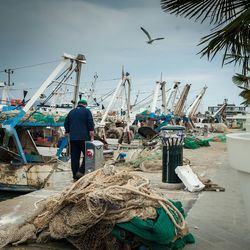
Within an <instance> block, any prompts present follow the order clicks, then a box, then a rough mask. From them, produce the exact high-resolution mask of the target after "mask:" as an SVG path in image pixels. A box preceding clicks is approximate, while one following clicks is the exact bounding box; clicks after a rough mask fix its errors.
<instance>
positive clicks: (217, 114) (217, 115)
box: [212, 99, 228, 122]
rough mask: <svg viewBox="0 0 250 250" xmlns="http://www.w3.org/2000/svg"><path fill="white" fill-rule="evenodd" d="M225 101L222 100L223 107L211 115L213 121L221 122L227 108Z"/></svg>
mask: <svg viewBox="0 0 250 250" xmlns="http://www.w3.org/2000/svg"><path fill="white" fill-rule="evenodd" d="M227 102H228V100H227V99H224V103H223V105H222V106H221V107H220V108H219V109H218V110H217V111H216V112H215V113H214V114H213V115H212V118H213V119H217V120H218V122H222V115H223V113H224V111H225V110H226V108H227Z"/></svg>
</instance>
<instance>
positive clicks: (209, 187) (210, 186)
mask: <svg viewBox="0 0 250 250" xmlns="http://www.w3.org/2000/svg"><path fill="white" fill-rule="evenodd" d="M203 184H204V185H205V188H204V191H216V192H225V190H226V189H225V188H224V187H220V186H218V184H215V183H212V181H211V180H210V179H207V180H205V181H203Z"/></svg>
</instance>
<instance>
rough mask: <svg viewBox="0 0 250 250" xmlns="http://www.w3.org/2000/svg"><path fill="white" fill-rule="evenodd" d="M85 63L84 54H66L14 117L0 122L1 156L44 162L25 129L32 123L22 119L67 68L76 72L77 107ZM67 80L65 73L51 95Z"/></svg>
mask: <svg viewBox="0 0 250 250" xmlns="http://www.w3.org/2000/svg"><path fill="white" fill-rule="evenodd" d="M85 63H86V59H85V56H84V55H81V54H79V55H77V56H72V55H68V54H64V55H63V59H62V60H61V62H60V63H59V64H58V66H57V67H56V68H55V69H54V71H53V72H52V73H51V74H50V75H49V77H48V78H47V79H46V80H45V81H44V82H43V83H42V85H41V86H40V88H39V89H38V90H37V91H36V93H35V94H34V95H33V96H32V97H31V99H30V100H29V101H28V102H27V103H26V104H25V106H24V107H23V108H21V107H19V108H18V109H17V111H18V114H17V115H16V116H14V117H12V118H9V119H7V120H5V121H3V122H2V123H1V124H0V126H1V127H0V132H1V135H2V138H1V139H2V145H0V155H1V156H4V155H8V156H9V158H12V159H14V161H15V162H17V163H19V164H27V163H28V162H43V158H42V156H41V155H40V154H39V153H38V150H37V148H36V145H35V143H34V141H33V139H32V137H31V136H30V134H29V132H28V131H27V130H25V129H24V127H26V126H27V127H30V126H32V125H31V124H30V123H29V124H27V125H25V122H23V121H21V119H22V118H23V117H24V115H25V114H26V113H27V112H28V111H29V110H30V109H31V108H32V106H33V105H34V103H35V101H36V100H37V99H39V97H40V96H41V94H43V92H44V91H45V90H46V89H47V88H48V87H49V86H51V83H53V82H56V83H57V79H56V77H57V76H58V75H59V74H60V73H61V75H59V77H60V76H62V75H64V74H65V72H66V71H67V70H68V72H70V74H72V73H73V72H74V71H75V72H76V80H75V84H74V86H73V87H74V97H73V101H72V102H73V105H74V107H76V105H77V101H78V95H79V83H80V74H81V67H82V64H85ZM66 66H68V68H67V69H66V70H65V71H63V72H61V71H62V70H63V69H64V68H65V67H66ZM59 77H58V78H59ZM65 81H66V77H65V75H64V77H63V80H62V81H61V82H60V83H58V84H57V86H56V87H55V88H54V90H53V91H52V94H51V95H53V92H55V91H57V90H58V89H59V88H60V86H61V84H64V83H65ZM34 126H35V125H34ZM40 126H41V125H40ZM44 126H46V125H44ZM50 126H51V125H50ZM26 146H27V148H26ZM10 148H13V149H14V151H11V150H10ZM15 151H17V152H15ZM9 161H10V160H9Z"/></svg>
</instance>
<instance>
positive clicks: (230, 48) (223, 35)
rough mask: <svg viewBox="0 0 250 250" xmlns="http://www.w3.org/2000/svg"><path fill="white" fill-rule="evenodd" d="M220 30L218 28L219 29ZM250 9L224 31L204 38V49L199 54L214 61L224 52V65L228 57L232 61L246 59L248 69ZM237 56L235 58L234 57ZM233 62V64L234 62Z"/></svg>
mask: <svg viewBox="0 0 250 250" xmlns="http://www.w3.org/2000/svg"><path fill="white" fill-rule="evenodd" d="M217 28H218V27H217ZM249 41H250V8H249V9H248V10H245V11H244V12H243V13H241V14H240V15H239V16H238V17H237V18H236V19H234V20H233V21H232V22H230V23H229V24H227V25H226V26H225V27H223V28H222V29H219V30H216V31H214V32H212V33H211V34H209V35H207V36H205V37H203V38H202V39H201V42H200V44H199V45H204V44H206V43H207V46H206V47H204V48H203V49H202V50H201V51H200V52H199V53H200V54H201V55H202V56H205V55H206V56H207V57H208V59H213V58H214V56H215V55H216V54H217V53H218V52H219V51H221V50H224V55H223V62H222V63H223V64H224V63H225V60H226V58H228V57H227V55H230V56H231V59H232V61H236V62H237V61H239V57H238V56H237V55H240V57H241V59H245V64H246V65H245V67H248V61H249V56H250V55H249V54H250V42H249ZM234 55H235V58H234V57H233V56H234ZM232 61H231V62H232Z"/></svg>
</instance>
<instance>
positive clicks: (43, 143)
mask: <svg viewBox="0 0 250 250" xmlns="http://www.w3.org/2000/svg"><path fill="white" fill-rule="evenodd" d="M85 63H86V60H85V57H84V56H83V55H80V54H79V55H77V56H72V55H68V54H64V55H63V58H62V60H61V62H60V63H59V64H58V66H57V67H56V68H55V69H54V70H53V72H52V73H51V74H50V75H49V77H48V78H47V79H46V80H45V81H44V82H43V83H42V84H41V86H40V87H39V89H38V90H37V91H36V93H35V94H34V95H33V96H32V97H31V99H30V100H29V101H27V102H22V105H17V106H16V107H15V108H14V109H12V110H8V111H5V112H4V111H2V112H1V114H0V189H1V190H14V191H25V192H26V191H34V190H37V189H40V188H43V187H52V186H57V182H62V181H64V182H67V181H69V180H70V176H71V174H70V166H69V163H64V162H62V161H61V160H62V159H64V157H65V156H66V154H67V152H65V149H63V146H62V147H61V148H57V145H56V142H57V139H58V138H59V137H60V136H62V133H61V131H60V128H61V127H62V126H63V119H62V117H61V116H60V115H59V116H54V115H51V114H49V113H41V112H39V109H38V108H37V107H35V106H34V104H35V102H36V101H37V100H38V99H39V98H40V97H41V95H43V93H44V92H45V91H48V90H49V91H50V92H49V94H47V96H48V97H47V98H45V99H46V101H48V100H49V99H50V98H51V97H52V96H53V94H55V93H57V92H58V89H60V88H61V87H62V86H65V85H68V79H69V78H70V76H71V75H72V74H73V73H75V74H76V77H75V83H74V84H71V86H72V87H73V91H72V93H73V98H72V104H73V105H72V107H76V105H77V101H78V98H79V83H80V74H81V67H82V64H85ZM49 97H50V98H49ZM45 103H46V102H44V103H43V104H44V105H45ZM40 111H41V110H40ZM41 131H42V132H43V134H41ZM39 133H40V134H39ZM60 133H61V134H60ZM55 138H56V140H55ZM66 180H67V181H66Z"/></svg>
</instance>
